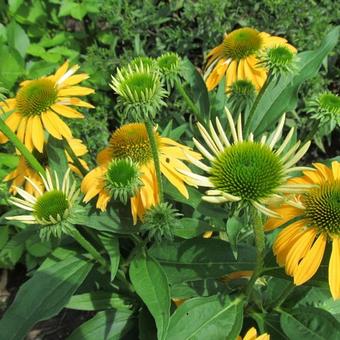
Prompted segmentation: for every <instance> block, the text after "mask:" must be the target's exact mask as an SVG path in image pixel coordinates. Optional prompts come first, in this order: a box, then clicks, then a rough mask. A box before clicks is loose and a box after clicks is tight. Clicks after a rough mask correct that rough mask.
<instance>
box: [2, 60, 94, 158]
mask: <svg viewBox="0 0 340 340" xmlns="http://www.w3.org/2000/svg"><path fill="white" fill-rule="evenodd" d="M78 68H79V66H78V65H75V66H72V67H71V68H70V69H69V64H68V62H66V63H65V64H64V65H62V66H61V67H60V68H59V69H58V70H57V71H56V73H55V74H54V75H51V76H48V77H43V78H40V79H36V80H26V81H24V82H22V83H21V84H20V89H19V91H18V92H17V95H16V97H15V98H12V99H8V100H6V101H5V102H3V103H0V108H2V110H3V111H4V112H5V113H6V112H8V111H14V112H13V113H12V114H11V115H10V116H9V117H8V118H7V119H6V120H5V122H6V124H7V125H8V126H9V128H10V129H11V130H13V132H16V134H17V136H18V138H19V139H20V141H21V142H22V143H24V144H25V145H26V147H27V148H28V149H29V150H30V151H32V150H33V148H36V149H37V150H38V151H39V152H43V146H44V143H45V142H46V139H45V135H44V131H47V132H48V133H50V134H51V135H52V136H53V137H55V138H57V139H62V138H63V137H65V138H66V139H70V138H71V137H72V133H71V130H70V129H69V127H68V126H67V125H66V124H65V123H64V121H63V120H62V119H61V118H60V116H63V117H67V118H83V115H82V114H81V113H79V112H78V111H76V110H75V109H74V108H72V106H79V107H86V108H93V106H92V105H91V104H89V103H87V102H84V101H82V100H80V99H79V98H78V97H79V96H86V95H88V94H91V93H93V92H94V90H92V89H90V88H88V87H82V86H78V84H79V83H80V82H81V81H83V80H85V79H87V78H88V75H87V74H85V73H80V74H75V73H76V72H77V70H78ZM0 111H1V110H0ZM7 141H8V139H7V137H6V136H4V135H3V134H2V133H0V143H5V142H7Z"/></svg>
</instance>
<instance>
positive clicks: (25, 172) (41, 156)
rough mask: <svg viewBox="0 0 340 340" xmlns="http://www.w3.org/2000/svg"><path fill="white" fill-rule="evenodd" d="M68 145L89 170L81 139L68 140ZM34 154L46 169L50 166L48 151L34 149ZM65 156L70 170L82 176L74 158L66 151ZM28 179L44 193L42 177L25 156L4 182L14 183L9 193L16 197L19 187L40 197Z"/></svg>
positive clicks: (85, 150) (85, 151)
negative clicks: (84, 157) (84, 158)
mask: <svg viewBox="0 0 340 340" xmlns="http://www.w3.org/2000/svg"><path fill="white" fill-rule="evenodd" d="M68 143H69V145H70V148H71V149H72V150H73V152H74V154H75V155H76V156H77V157H78V160H79V162H80V163H81V164H82V166H83V167H84V168H85V169H88V165H87V164H86V162H85V161H84V160H83V159H81V158H80V157H81V156H83V155H85V154H86V153H87V147H86V146H85V145H84V144H83V143H82V141H81V140H80V139H74V138H72V139H70V140H68ZM32 153H33V155H34V156H35V157H36V158H37V160H38V161H39V163H40V164H42V165H43V166H44V167H46V166H48V162H47V161H48V159H47V154H46V150H43V152H42V153H40V152H37V150H36V149H33V151H32ZM65 156H66V159H67V161H68V165H69V167H70V169H71V170H72V171H73V172H75V173H76V174H77V175H79V176H81V173H80V171H79V169H78V168H77V167H76V166H75V165H74V164H73V160H72V158H71V157H70V156H69V155H68V153H67V152H66V151H65ZM27 178H29V179H30V180H31V181H33V182H34V183H35V185H36V186H38V187H39V189H40V191H44V183H43V180H42V178H41V176H40V175H39V174H38V173H37V172H36V170H34V169H33V168H32V167H31V166H30V164H29V163H28V162H27V161H26V159H25V157H24V156H20V158H19V163H18V165H17V167H16V168H15V169H14V170H13V171H11V172H10V173H9V174H8V175H7V176H6V177H5V179H4V180H5V181H12V183H11V186H10V189H9V191H10V192H11V193H12V194H14V195H15V194H16V188H17V187H24V189H25V191H27V192H28V193H29V194H30V195H33V196H37V195H39V192H38V191H37V190H35V187H34V186H32V184H31V181H28V180H27Z"/></svg>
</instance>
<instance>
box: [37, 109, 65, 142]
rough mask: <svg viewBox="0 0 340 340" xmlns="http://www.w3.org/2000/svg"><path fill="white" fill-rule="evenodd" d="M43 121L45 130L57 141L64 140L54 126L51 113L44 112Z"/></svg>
mask: <svg viewBox="0 0 340 340" xmlns="http://www.w3.org/2000/svg"><path fill="white" fill-rule="evenodd" d="M41 120H42V123H43V125H44V128H45V129H46V130H47V131H48V132H49V133H50V134H51V135H52V136H53V137H54V138H57V139H62V136H61V134H60V132H59V129H57V128H56V127H55V125H54V122H52V121H51V120H50V117H49V113H48V112H43V113H42V114H41Z"/></svg>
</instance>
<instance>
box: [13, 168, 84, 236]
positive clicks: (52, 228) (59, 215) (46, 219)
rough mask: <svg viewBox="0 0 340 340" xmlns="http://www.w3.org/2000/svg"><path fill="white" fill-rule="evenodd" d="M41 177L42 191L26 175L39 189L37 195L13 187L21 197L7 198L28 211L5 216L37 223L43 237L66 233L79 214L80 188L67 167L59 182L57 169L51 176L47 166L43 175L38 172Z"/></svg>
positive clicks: (35, 187)
mask: <svg viewBox="0 0 340 340" xmlns="http://www.w3.org/2000/svg"><path fill="white" fill-rule="evenodd" d="M41 179H42V181H43V183H44V189H45V191H42V190H41V189H40V188H39V186H38V185H37V184H36V183H35V182H33V181H32V180H31V179H29V178H28V177H27V178H26V180H27V181H29V182H30V183H31V185H32V186H33V187H34V189H35V190H36V191H37V192H38V193H39V195H38V196H37V197H35V196H32V195H31V194H29V193H28V192H27V191H25V190H23V189H21V188H16V191H17V192H18V194H19V195H20V196H21V197H22V198H17V197H12V198H11V199H10V202H11V203H12V204H14V205H16V206H17V207H19V208H22V209H24V210H27V211H29V212H30V214H29V215H20V216H11V217H7V219H9V220H16V221H20V222H23V223H27V224H39V225H40V237H41V238H42V239H49V238H50V236H51V235H53V236H55V237H58V238H59V237H61V235H62V233H67V232H68V230H69V229H70V228H72V225H73V224H74V223H76V221H77V219H78V218H79V217H80V216H81V208H80V206H79V205H78V197H79V189H77V186H76V182H73V183H71V181H70V169H69V170H68V171H67V172H66V174H65V176H64V178H63V181H62V183H60V182H59V178H58V175H57V174H56V173H54V176H51V174H50V172H49V171H48V170H46V178H45V177H43V176H41Z"/></svg>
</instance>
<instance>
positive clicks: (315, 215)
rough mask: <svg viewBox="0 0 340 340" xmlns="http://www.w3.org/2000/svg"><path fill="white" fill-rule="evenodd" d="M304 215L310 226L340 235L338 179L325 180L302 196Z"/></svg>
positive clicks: (339, 187) (339, 188)
mask: <svg viewBox="0 0 340 340" xmlns="http://www.w3.org/2000/svg"><path fill="white" fill-rule="evenodd" d="M303 204H304V206H305V208H306V210H305V216H306V218H307V220H308V222H309V224H310V226H312V227H317V228H318V229H319V230H320V231H321V232H327V233H328V234H330V235H337V236H339V235H340V181H339V180H337V181H333V182H326V183H325V184H322V185H321V186H320V187H319V188H317V189H313V190H311V191H310V192H308V193H307V194H305V195H304V196H303Z"/></svg>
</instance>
